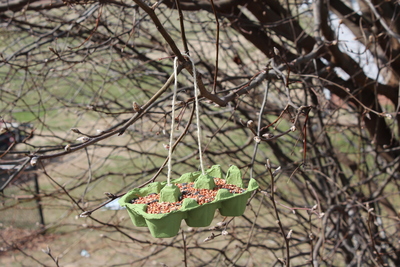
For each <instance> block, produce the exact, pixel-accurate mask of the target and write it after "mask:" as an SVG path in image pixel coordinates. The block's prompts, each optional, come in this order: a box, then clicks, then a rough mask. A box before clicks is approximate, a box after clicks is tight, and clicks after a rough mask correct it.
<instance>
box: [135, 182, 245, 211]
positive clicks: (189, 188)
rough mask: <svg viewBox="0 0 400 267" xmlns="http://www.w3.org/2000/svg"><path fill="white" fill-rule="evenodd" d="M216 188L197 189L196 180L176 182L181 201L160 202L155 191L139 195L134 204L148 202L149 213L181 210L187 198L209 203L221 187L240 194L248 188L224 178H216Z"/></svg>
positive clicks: (200, 203)
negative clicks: (227, 181) (142, 195)
mask: <svg viewBox="0 0 400 267" xmlns="http://www.w3.org/2000/svg"><path fill="white" fill-rule="evenodd" d="M214 182H215V187H214V189H197V188H194V182H191V183H182V184H176V186H178V187H179V190H180V191H181V195H180V197H179V201H177V202H159V199H160V195H159V194H156V193H153V194H149V195H147V196H144V197H139V198H136V199H133V200H132V204H147V211H146V212H147V213H150V214H160V213H169V212H171V211H174V210H179V209H180V208H181V207H182V201H183V200H184V199H185V198H193V199H195V200H196V201H197V203H198V204H199V205H203V204H205V203H209V202H211V201H213V200H214V199H215V196H216V195H217V192H218V190H219V189H228V190H229V192H231V193H233V194H240V193H243V192H245V191H246V190H245V189H243V188H240V187H238V186H236V185H232V184H226V183H225V180H224V179H221V178H214Z"/></svg>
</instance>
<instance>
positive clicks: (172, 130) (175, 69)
mask: <svg viewBox="0 0 400 267" xmlns="http://www.w3.org/2000/svg"><path fill="white" fill-rule="evenodd" d="M174 79H175V81H174V94H173V96H172V112H171V117H172V121H171V133H170V135H171V136H170V139H169V148H168V174H167V184H168V185H171V169H172V141H173V138H174V128H175V99H176V91H177V89H178V58H177V57H176V58H175V59H174Z"/></svg>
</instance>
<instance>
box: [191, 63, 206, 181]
mask: <svg viewBox="0 0 400 267" xmlns="http://www.w3.org/2000/svg"><path fill="white" fill-rule="evenodd" d="M187 57H188V58H189V60H190V62H192V69H193V83H194V98H195V102H196V123H197V140H198V143H199V158H200V167H201V173H202V174H205V171H204V164H203V152H202V151H201V127H200V112H199V98H198V96H197V95H198V93H199V88H198V87H197V79H196V67H195V66H194V61H193V59H192V58H191V57H190V56H189V55H187Z"/></svg>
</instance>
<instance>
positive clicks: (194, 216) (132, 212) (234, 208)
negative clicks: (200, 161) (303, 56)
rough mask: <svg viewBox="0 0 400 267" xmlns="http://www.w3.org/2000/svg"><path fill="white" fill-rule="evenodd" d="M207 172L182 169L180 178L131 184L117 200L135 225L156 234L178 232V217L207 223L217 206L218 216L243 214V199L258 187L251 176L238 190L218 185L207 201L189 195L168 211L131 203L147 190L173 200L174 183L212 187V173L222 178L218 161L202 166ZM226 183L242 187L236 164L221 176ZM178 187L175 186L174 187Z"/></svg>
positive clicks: (202, 224) (192, 223) (196, 224)
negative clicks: (158, 211) (152, 211)
mask: <svg viewBox="0 0 400 267" xmlns="http://www.w3.org/2000/svg"><path fill="white" fill-rule="evenodd" d="M206 173H207V175H202V174H201V172H191V173H185V174H183V175H182V176H181V177H180V178H178V179H174V180H171V184H172V186H170V185H167V183H166V182H154V183H151V184H149V185H147V186H146V187H143V188H134V189H132V190H131V191H129V192H128V193H126V194H125V195H124V196H123V197H122V198H121V199H120V200H119V201H118V202H119V204H120V206H122V207H126V209H127V211H128V214H129V216H130V218H131V220H132V223H133V224H134V225H135V226H137V227H148V228H149V230H150V233H151V235H152V236H153V237H156V238H168V237H174V236H176V235H177V234H178V232H179V228H180V226H181V222H182V220H185V221H186V224H187V225H188V226H190V227H207V226H209V225H210V224H211V222H212V220H213V218H214V214H215V211H216V210H217V209H218V210H219V212H220V214H221V215H222V216H241V215H243V213H244V211H245V209H246V204H247V200H248V199H249V197H250V196H251V194H252V192H253V191H254V190H256V189H257V188H258V183H257V181H256V180H255V179H250V181H249V184H248V187H247V189H246V190H245V191H244V192H242V193H238V194H233V193H230V192H229V190H227V189H219V190H218V192H217V195H216V197H215V199H214V200H213V201H211V202H208V203H205V204H202V205H199V204H198V203H197V201H196V200H195V199H193V198H185V199H183V201H182V207H181V208H180V209H179V210H174V211H171V212H169V213H162V214H150V213H147V212H146V210H147V204H132V203H131V202H132V200H134V199H136V198H139V197H144V196H147V195H149V194H153V193H156V194H160V201H163V202H174V201H176V199H177V197H179V195H180V194H181V192H180V191H179V188H178V187H177V186H173V185H175V184H182V183H190V182H194V183H195V188H197V189H202V188H205V189H213V188H214V186H215V184H214V177H216V178H222V177H223V174H222V171H221V167H220V166H219V165H214V166H213V167H212V168H210V169H208V170H206ZM225 180H226V184H232V185H236V186H238V187H240V188H243V180H242V175H241V172H240V170H239V168H238V167H236V166H231V167H230V168H229V169H228V172H227V174H226V177H225ZM176 189H178V190H176Z"/></svg>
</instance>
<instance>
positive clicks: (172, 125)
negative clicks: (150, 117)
mask: <svg viewBox="0 0 400 267" xmlns="http://www.w3.org/2000/svg"><path fill="white" fill-rule="evenodd" d="M186 57H187V58H188V59H189V60H190V62H191V63H192V69H193V84H194V98H195V105H196V124H197V142H198V146H199V158H200V168H201V173H202V174H205V171H204V163H203V152H202V150H201V127H200V112H199V98H198V93H199V88H198V86H197V79H196V67H195V65H194V61H193V59H192V58H191V57H190V56H189V55H186ZM174 79H175V81H174V89H173V90H174V92H173V96H172V112H171V116H172V122H171V136H170V139H169V151H168V174H167V184H168V185H171V169H172V144H173V136H174V131H175V102H176V92H177V89H178V58H177V57H175V59H174Z"/></svg>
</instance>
